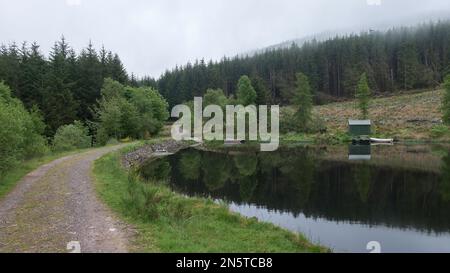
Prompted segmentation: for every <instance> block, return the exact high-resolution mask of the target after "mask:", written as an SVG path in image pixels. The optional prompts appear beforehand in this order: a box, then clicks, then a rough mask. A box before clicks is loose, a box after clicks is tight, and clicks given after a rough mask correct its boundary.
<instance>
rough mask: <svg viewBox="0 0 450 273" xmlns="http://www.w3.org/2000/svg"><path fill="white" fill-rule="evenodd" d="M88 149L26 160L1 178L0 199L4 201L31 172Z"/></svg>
mask: <svg viewBox="0 0 450 273" xmlns="http://www.w3.org/2000/svg"><path fill="white" fill-rule="evenodd" d="M87 150H88V149H83V150H74V151H69V152H55V153H50V154H48V155H45V156H42V157H37V158H32V159H29V160H25V161H24V162H21V163H20V164H18V165H17V166H16V167H14V168H12V169H11V170H9V171H8V172H6V173H4V174H3V175H2V176H1V177H0V199H2V198H3V197H4V196H5V195H6V194H8V193H9V192H10V191H11V190H12V189H14V187H15V186H16V184H17V183H18V182H19V181H20V180H21V179H22V178H23V177H24V176H25V175H27V174H28V173H30V172H31V171H33V170H35V169H37V168H38V167H40V166H42V165H44V164H47V163H49V162H52V161H53V160H55V159H58V158H61V157H64V156H68V155H72V154H77V153H80V152H83V151H87Z"/></svg>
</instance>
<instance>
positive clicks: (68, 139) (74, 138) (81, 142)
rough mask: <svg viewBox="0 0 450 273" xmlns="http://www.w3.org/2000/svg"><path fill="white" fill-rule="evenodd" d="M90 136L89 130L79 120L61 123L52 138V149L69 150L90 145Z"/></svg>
mask: <svg viewBox="0 0 450 273" xmlns="http://www.w3.org/2000/svg"><path fill="white" fill-rule="evenodd" d="M91 141H92V138H91V137H90V136H89V130H88V128H87V127H86V126H84V125H83V124H82V123H81V122H80V121H75V122H74V123H73V124H69V125H63V126H61V127H59V128H58V130H57V131H56V134H55V137H54V138H53V150H55V151H69V150H75V149H83V148H89V147H91Z"/></svg>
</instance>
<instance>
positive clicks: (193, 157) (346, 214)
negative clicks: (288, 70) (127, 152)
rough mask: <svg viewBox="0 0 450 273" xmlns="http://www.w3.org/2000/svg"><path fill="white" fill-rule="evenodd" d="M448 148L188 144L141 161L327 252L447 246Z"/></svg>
mask: <svg viewBox="0 0 450 273" xmlns="http://www.w3.org/2000/svg"><path fill="white" fill-rule="evenodd" d="M449 152H450V147H446V146H443V145H411V146H406V145H395V146H353V145H349V146H329V147H327V146H321V147H317V146H312V147H305V146H293V147H283V148H280V149H279V150H278V151H276V152H270V153H263V152H258V151H256V150H254V149H252V148H248V147H233V148H227V149H225V148H220V149H216V150H215V151H206V150H198V149H195V148H189V149H186V150H183V151H180V152H179V153H177V154H175V155H171V156H168V157H164V158H158V159H155V160H152V161H150V162H147V163H146V164H144V166H143V167H142V168H141V173H142V176H143V177H144V178H146V179H151V180H159V181H167V183H169V185H170V187H171V188H172V189H173V190H174V191H176V192H179V193H182V194H185V195H188V196H200V197H211V198H213V199H215V200H217V201H221V202H225V203H227V204H228V205H229V207H230V209H231V210H232V211H235V212H238V213H240V214H242V215H244V216H247V217H256V218H258V219H259V220H261V221H266V222H271V223H273V224H275V225H278V226H280V227H283V228H286V229H289V230H291V231H294V232H300V233H302V234H304V235H305V236H306V237H307V238H308V239H309V240H311V241H312V242H314V243H319V244H321V245H324V246H327V247H329V248H331V249H332V250H333V251H334V252H369V250H367V244H368V243H369V242H371V241H376V242H379V243H380V245H381V251H382V252H450V155H449Z"/></svg>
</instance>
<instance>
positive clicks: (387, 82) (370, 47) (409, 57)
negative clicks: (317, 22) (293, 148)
mask: <svg viewBox="0 0 450 273" xmlns="http://www.w3.org/2000/svg"><path fill="white" fill-rule="evenodd" d="M449 44H450V22H449V21H440V22H436V23H427V24H420V25H418V26H415V27H399V28H393V29H390V30H387V31H368V32H364V33H361V34H359V35H355V34H352V35H347V36H342V37H334V38H331V39H328V40H325V41H312V42H306V43H305V44H304V45H303V46H297V45H291V46H289V47H284V48H278V49H272V50H267V51H264V52H263V53H259V54H256V55H254V56H247V57H234V58H224V59H222V60H221V61H219V62H209V63H206V62H204V61H197V62H195V63H194V64H187V65H185V66H183V67H177V68H175V69H173V70H172V71H167V72H166V73H165V74H164V75H163V76H162V77H161V78H160V79H159V80H158V81H157V83H152V84H155V85H157V87H158V89H159V90H160V92H161V93H162V94H163V95H164V96H165V97H166V98H168V100H169V103H170V104H171V105H174V104H177V103H181V102H184V101H188V100H191V99H192V98H193V97H194V96H199V95H203V93H204V92H205V91H206V90H207V89H208V88H220V89H223V90H224V92H225V94H227V95H233V94H234V93H235V89H236V84H237V81H238V79H239V77H240V76H242V75H249V76H250V77H251V78H252V80H253V82H254V85H255V86H257V89H261V90H257V92H259V93H261V94H262V93H264V94H266V93H267V94H268V96H267V101H270V102H273V103H285V102H287V101H288V99H289V97H290V93H291V91H292V89H293V88H294V86H295V75H296V73H298V72H303V73H304V74H306V75H307V76H308V77H309V80H310V82H311V86H312V87H313V91H314V93H315V95H316V102H321V101H324V100H328V99H329V98H332V97H352V96H353V95H354V92H355V88H356V83H357V81H358V79H359V78H360V76H361V74H363V73H366V74H367V77H368V79H369V84H370V87H371V89H372V90H374V91H375V92H378V93H384V92H395V91H396V90H410V89H418V88H430V87H435V86H438V85H439V84H440V83H441V82H442V79H443V75H444V74H446V73H448V72H449V71H450V46H449ZM143 83H144V84H145V83H146V82H145V81H144V82H143ZM147 83H151V82H147Z"/></svg>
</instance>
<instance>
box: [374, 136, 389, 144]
mask: <svg viewBox="0 0 450 273" xmlns="http://www.w3.org/2000/svg"><path fill="white" fill-rule="evenodd" d="M370 142H371V143H376V144H377V143H378V144H393V143H394V139H393V138H373V137H371V138H370Z"/></svg>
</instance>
